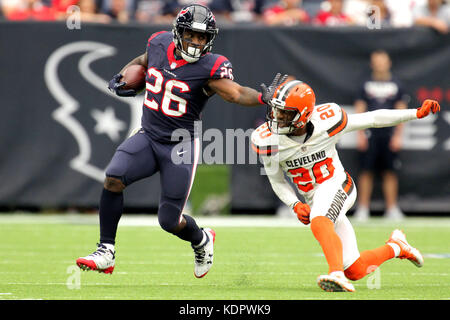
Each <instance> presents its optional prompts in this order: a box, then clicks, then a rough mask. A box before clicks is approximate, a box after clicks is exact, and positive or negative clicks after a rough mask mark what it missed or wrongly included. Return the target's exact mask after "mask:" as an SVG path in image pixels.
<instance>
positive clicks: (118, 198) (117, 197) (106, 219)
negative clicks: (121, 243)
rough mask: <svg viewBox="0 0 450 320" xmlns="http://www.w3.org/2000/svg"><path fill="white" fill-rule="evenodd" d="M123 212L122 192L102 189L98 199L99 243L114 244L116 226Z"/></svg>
mask: <svg viewBox="0 0 450 320" xmlns="http://www.w3.org/2000/svg"><path fill="white" fill-rule="evenodd" d="M122 212H123V192H119V193H117V192H111V191H109V190H106V189H103V191H102V195H101V197H100V209H99V219H100V243H111V244H115V240H116V232H117V225H118V224H119V220H120V217H121V216H122Z"/></svg>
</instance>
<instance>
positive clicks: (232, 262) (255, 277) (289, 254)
mask: <svg viewBox="0 0 450 320" xmlns="http://www.w3.org/2000/svg"><path fill="white" fill-rule="evenodd" d="M34 217H35V215H32V216H31V217H30V216H24V217H21V218H17V216H11V215H0V257H1V258H0V299H7V300H9V299H14V300H17V299H49V300H53V299H61V300H78V299H83V300H87V299H89V300H90V299H121V300H128V299H135V300H143V299H152V300H156V299H158V300H160V299H163V300H173V299H175V300H180V299H188V300H191V299H192V300H204V299H212V300H236V299H237V300H241V299H245V300H253V299H256V300H260V299H261V300H278V299H283V300H291V299H294V300H303V299H427V300H428V299H449V298H450V274H449V271H450V246H449V243H450V242H449V240H450V219H442V218H430V219H419V218H410V219H409V220H407V221H404V222H402V223H399V224H391V223H386V222H383V221H382V220H377V219H372V220H371V221H370V222H369V223H365V224H359V225H356V224H355V225H354V226H355V231H356V234H357V237H358V239H359V249H360V250H365V249H371V248H374V247H377V246H380V245H382V244H384V242H385V240H386V239H387V238H388V237H389V234H390V232H391V231H392V229H393V228H395V227H402V228H403V230H404V231H405V232H406V234H407V237H408V240H409V241H410V243H411V244H413V245H414V246H416V247H418V248H419V249H420V250H421V252H422V253H423V255H424V256H425V266H424V267H423V268H421V269H419V268H416V267H415V266H414V265H413V264H412V263H410V262H409V261H406V260H399V259H394V260H391V261H388V262H386V263H385V264H383V265H382V266H381V268H379V269H378V270H377V271H376V272H375V273H374V274H372V275H371V276H368V277H366V278H364V279H362V280H360V281H357V282H355V283H354V284H355V288H356V290H357V292H355V293H327V292H323V291H322V290H321V289H320V288H319V287H318V286H317V285H316V282H315V281H316V277H317V276H318V275H319V274H324V273H326V272H327V266H326V262H325V258H324V257H323V256H322V255H321V250H320V248H319V245H318V243H317V242H316V240H315V239H314V238H313V236H312V234H311V232H310V230H309V228H307V227H302V226H299V225H297V221H296V220H290V221H288V222H287V224H279V223H277V220H275V219H268V218H265V219H266V220H261V219H259V220H258V217H249V219H247V220H245V221H244V220H243V222H242V223H240V221H241V220H239V219H240V218H238V217H235V218H233V217H230V218H229V219H230V220H228V221H230V222H233V223H234V224H235V225H239V224H241V225H244V226H242V227H238V226H235V225H234V226H233V225H230V226H227V225H226V223H225V224H224V223H223V221H222V223H217V221H216V222H215V220H214V219H213V220H208V218H198V221H199V222H200V223H201V224H202V225H204V223H208V222H209V223H211V226H212V227H213V228H214V229H215V231H216V232H217V238H216V245H215V257H214V266H213V268H212V269H211V271H210V272H209V273H208V275H207V276H206V277H205V278H203V279H196V278H195V277H194V275H193V252H192V250H191V248H190V246H189V244H187V243H186V242H183V241H180V240H179V239H177V238H175V237H174V236H172V235H170V234H168V233H165V232H164V231H162V230H161V229H160V228H159V227H157V226H153V225H152V224H149V225H144V226H135V225H133V224H127V223H126V222H127V220H126V218H124V219H122V220H121V225H120V226H119V232H118V239H117V241H118V243H117V246H116V250H117V253H116V268H115V270H114V273H113V274H112V275H105V274H99V273H97V272H92V271H90V272H81V271H79V269H78V268H77V267H75V259H76V258H77V257H79V256H83V255H87V254H89V253H91V252H92V251H93V250H94V249H95V243H96V242H97V240H98V239H97V238H98V226H97V225H96V220H97V217H96V216H95V215H94V216H89V217H88V218H87V219H85V218H83V217H82V216H81V217H78V216H69V218H67V217H66V216H63V215H56V216H39V217H37V218H34ZM251 221H254V225H256V226H255V227H250V225H251V224H252V222H251ZM260 221H265V222H264V223H259V222H260ZM270 221H272V222H270ZM249 222H250V223H249ZM290 223H292V225H293V226H294V227H286V226H284V225H289V224H290ZM268 224H273V225H277V226H275V227H268V226H265V225H268ZM214 225H215V226H214Z"/></svg>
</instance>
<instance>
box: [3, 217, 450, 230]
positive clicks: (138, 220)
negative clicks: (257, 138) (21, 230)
mask: <svg viewBox="0 0 450 320" xmlns="http://www.w3.org/2000/svg"><path fill="white" fill-rule="evenodd" d="M194 218H195V220H196V221H197V224H199V225H201V226H208V227H292V228H309V226H305V225H303V224H302V223H300V222H299V221H298V220H297V218H296V217H294V216H292V217H276V216H263V215H230V216H220V217H208V216H195V215H194ZM350 221H351V222H352V223H353V225H354V226H355V227H367V228H369V229H371V228H376V227H384V226H395V227H400V228H406V227H422V228H427V227H428V228H434V227H450V217H448V218H447V217H430V218H428V217H427V218H425V217H411V218H406V219H405V220H403V221H400V222H392V221H386V220H384V219H382V218H371V219H369V221H367V222H365V223H357V222H354V221H352V218H351V217H350ZM2 223H9V224H14V223H20V224H75V225H98V215H97V214H77V213H61V214H29V213H14V214H11V213H5V214H4V213H0V227H1V224H2ZM119 225H120V226H130V227H137V226H142V227H159V223H158V218H157V216H156V215H143V214H136V215H133V214H124V215H123V216H122V218H121V220H120V224H119Z"/></svg>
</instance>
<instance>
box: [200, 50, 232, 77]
mask: <svg viewBox="0 0 450 320" xmlns="http://www.w3.org/2000/svg"><path fill="white" fill-rule="evenodd" d="M205 58H207V67H208V68H209V70H210V72H209V76H210V78H211V79H222V78H226V79H230V80H233V78H234V77H233V71H232V70H233V66H232V65H231V62H230V61H229V60H228V59H227V58H226V57H224V56H222V55H219V54H214V53H210V54H207V55H206V56H205Z"/></svg>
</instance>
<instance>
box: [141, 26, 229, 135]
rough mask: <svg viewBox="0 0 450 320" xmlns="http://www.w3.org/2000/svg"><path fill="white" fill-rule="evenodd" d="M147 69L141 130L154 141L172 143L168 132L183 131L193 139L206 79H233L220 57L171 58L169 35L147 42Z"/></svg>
mask: <svg viewBox="0 0 450 320" xmlns="http://www.w3.org/2000/svg"><path fill="white" fill-rule="evenodd" d="M147 54H148V69H147V75H146V93H145V98H144V103H143V112H142V123H141V125H142V127H143V128H144V129H145V130H146V131H147V132H148V133H149V134H150V136H151V137H152V138H154V139H156V140H158V141H162V142H169V141H172V139H171V138H172V133H173V132H174V130H177V129H186V130H188V131H189V133H190V134H191V137H193V134H194V122H195V121H198V120H200V118H201V113H202V110H203V108H204V106H205V104H206V102H207V101H208V98H209V96H208V95H207V93H206V91H205V86H206V84H207V82H208V80H210V79H220V78H227V79H231V80H232V79H233V74H232V65H231V63H230V62H229V61H228V59H227V58H225V57H224V56H221V55H218V54H213V53H207V54H205V55H203V56H202V57H201V58H200V59H199V60H198V61H197V62H194V63H188V62H186V61H185V60H183V59H181V58H180V60H177V59H176V57H175V43H174V42H173V35H172V33H171V32H167V31H162V32H157V33H155V34H153V35H152V36H151V37H150V38H149V40H148V43H147Z"/></svg>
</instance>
